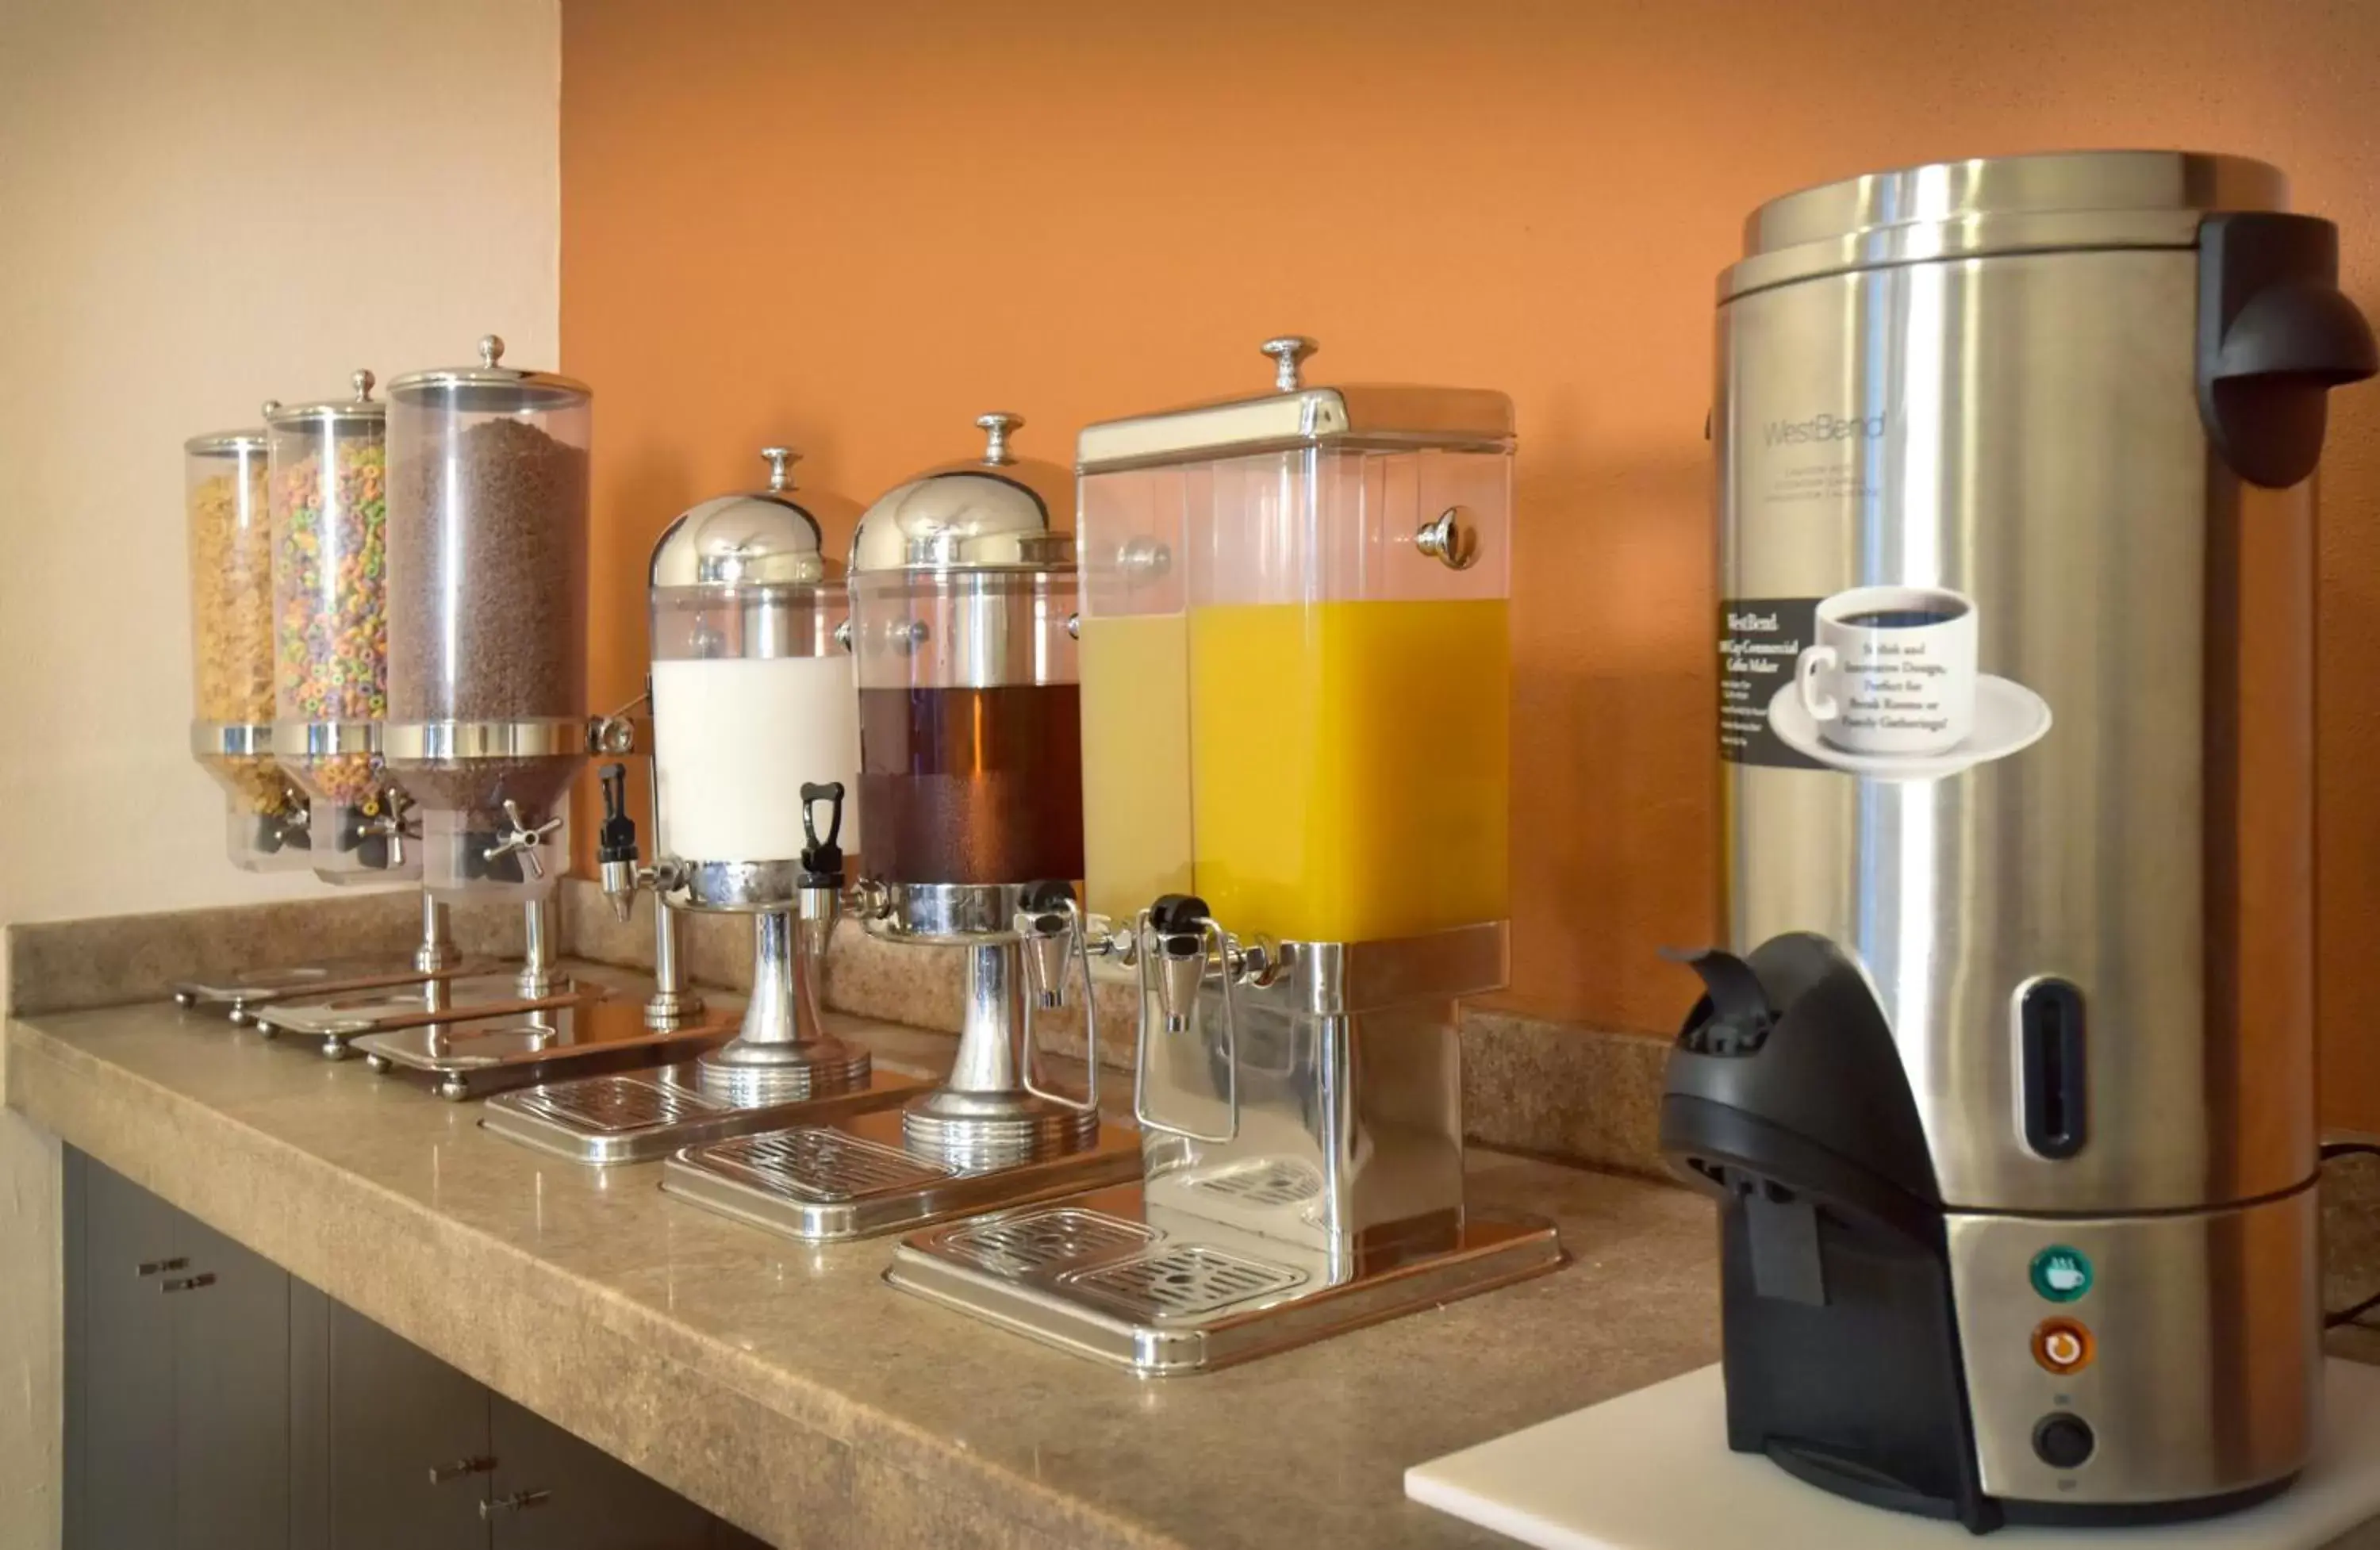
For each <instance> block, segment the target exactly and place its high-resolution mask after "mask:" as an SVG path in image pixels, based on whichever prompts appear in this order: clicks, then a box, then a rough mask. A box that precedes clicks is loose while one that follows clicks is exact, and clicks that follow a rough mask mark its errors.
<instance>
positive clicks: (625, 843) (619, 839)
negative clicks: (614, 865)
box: [595, 764, 637, 862]
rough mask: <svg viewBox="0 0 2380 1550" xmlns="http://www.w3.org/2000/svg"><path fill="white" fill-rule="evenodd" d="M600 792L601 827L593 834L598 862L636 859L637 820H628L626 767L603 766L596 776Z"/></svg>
mask: <svg viewBox="0 0 2380 1550" xmlns="http://www.w3.org/2000/svg"><path fill="white" fill-rule="evenodd" d="M599 780H600V782H601V786H602V788H603V827H602V828H601V829H599V830H598V831H597V832H596V836H595V859H596V860H597V861H599V862H606V861H609V862H620V861H634V860H636V859H637V820H636V819H634V818H632V817H629V816H628V767H627V766H626V765H624V764H607V765H605V766H604V767H603V768H602V769H601V771H600V772H599Z"/></svg>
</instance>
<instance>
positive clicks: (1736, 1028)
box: [1660, 947, 1776, 1051]
mask: <svg viewBox="0 0 2380 1550" xmlns="http://www.w3.org/2000/svg"><path fill="white" fill-rule="evenodd" d="M1660 951H1661V956H1662V957H1664V958H1666V959H1668V960H1669V961H1670V963H1682V964H1684V965H1685V966H1686V967H1687V968H1689V969H1692V970H1693V971H1694V974H1695V975H1696V976H1697V977H1699V978H1700V979H1701V980H1702V982H1703V1001H1704V1005H1702V1006H1700V1007H1697V1008H1696V1009H1695V1010H1694V1015H1693V1016H1691V1017H1690V1018H1689V1019H1688V1020H1687V1025H1686V1029H1685V1031H1684V1032H1683V1033H1682V1034H1681V1035H1679V1038H1680V1040H1681V1041H1682V1042H1683V1043H1686V1044H1688V1045H1689V1046H1690V1047H1696V1048H1700V1047H1703V1046H1705V1045H1707V1044H1709V1043H1710V1042H1711V1035H1713V1034H1714V1033H1716V1034H1717V1035H1719V1043H1720V1044H1721V1045H1723V1046H1724V1047H1727V1048H1730V1049H1743V1050H1746V1051H1749V1050H1753V1049H1757V1048H1759V1047H1760V1046H1761V1044H1762V1043H1763V1042H1764V1041H1765V1040H1767V1037H1768V1033H1769V1030H1770V1028H1771V1027H1772V1026H1774V1024H1775V1023H1776V1017H1775V1014H1774V1013H1773V1012H1771V1011H1770V1010H1769V1006H1768V990H1767V987H1766V986H1764V985H1762V984H1761V983H1760V975H1758V974H1756V973H1755V972H1754V970H1753V967H1752V965H1751V964H1749V963H1745V962H1744V961H1743V959H1741V958H1738V957H1737V956H1736V955H1735V954H1734V953H1731V952H1726V951H1721V950H1720V949H1718V948H1715V947H1706V948H1686V949H1680V948H1671V947H1665V948H1663V949H1661V950H1660Z"/></svg>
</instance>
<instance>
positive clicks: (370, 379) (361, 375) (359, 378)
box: [347, 370, 380, 404]
mask: <svg viewBox="0 0 2380 1550" xmlns="http://www.w3.org/2000/svg"><path fill="white" fill-rule="evenodd" d="M347 381H351V382H353V383H355V385H356V402H357V403H358V404H369V403H370V402H371V390H372V384H373V383H374V382H377V381H380V379H379V378H378V377H375V376H373V375H372V374H371V372H370V371H369V370H364V371H358V372H357V373H356V374H355V375H354V376H352V377H349V378H348V379H347Z"/></svg>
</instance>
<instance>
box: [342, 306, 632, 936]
mask: <svg viewBox="0 0 2380 1550" xmlns="http://www.w3.org/2000/svg"><path fill="white" fill-rule="evenodd" d="M503 354H504V342H503V341H502V340H500V339H498V338H496V337H495V336H494V335H490V336H488V337H487V338H485V339H483V340H481V341H480V361H479V364H478V365H476V366H465V367H452V368H444V369H437V370H431V371H419V372H414V373H412V374H410V375H407V376H405V377H400V378H398V379H397V380H396V381H395V382H392V383H391V384H390V385H389V406H388V454H389V470H388V473H389V482H388V598H389V616H388V626H389V627H388V648H389V668H388V722H387V725H386V728H385V730H384V732H383V752H384V755H385V757H386V763H387V768H388V769H389V771H390V773H391V774H393V775H394V776H395V778H396V779H397V781H399V782H400V783H401V784H402V785H403V786H404V788H405V790H406V793H407V795H409V796H410V797H411V798H412V799H413V801H414V802H415V803H417V804H418V805H419V807H420V809H421V813H422V822H421V841H422V883H423V885H424V886H425V887H427V888H429V889H430V890H431V891H432V892H433V893H435V894H438V895H440V896H442V897H457V896H460V897H472V898H480V899H494V900H499V901H501V900H505V899H510V900H515V901H519V902H535V901H538V900H542V899H545V898H547V897H549V896H550V895H551V894H552V892H553V887H554V885H555V883H556V882H557V881H559V880H560V878H561V875H562V872H563V870H564V869H565V866H567V863H568V856H569V847H568V841H567V836H566V833H565V827H564V819H563V803H564V799H565V796H566V795H567V794H568V793H569V790H570V783H571V781H573V780H574V779H575V778H576V777H577V772H578V769H579V766H580V765H582V764H583V763H585V762H586V758H587V752H588V743H587V739H588V707H587V449H588V444H589V433H590V429H591V422H592V418H593V408H592V394H589V391H588V389H587V386H586V384H585V383H583V382H578V381H572V380H571V379H570V378H567V377H561V376H556V375H554V374H553V373H552V372H545V371H523V370H518V369H514V368H512V367H507V366H504V365H501V364H499V363H500V361H501V360H502V357H503Z"/></svg>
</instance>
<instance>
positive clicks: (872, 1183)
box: [702, 1130, 952, 1205]
mask: <svg viewBox="0 0 2380 1550" xmlns="http://www.w3.org/2000/svg"><path fill="white" fill-rule="evenodd" d="M702 1156H703V1159H704V1160H705V1161H706V1162H708V1163H710V1165H711V1166H713V1167H715V1168H717V1169H720V1171H722V1172H723V1173H729V1174H740V1175H742V1176H743V1177H745V1178H746V1179H748V1180H750V1181H752V1182H754V1183H757V1184H759V1185H760V1186H762V1187H763V1188H766V1189H772V1190H782V1191H783V1192H784V1193H787V1194H790V1195H794V1196H795V1197H797V1198H799V1199H802V1200H816V1201H823V1202H827V1203H830V1204H837V1205H839V1204H842V1203H844V1202H847V1201H853V1200H856V1199H858V1198H859V1197H860V1196H861V1195H864V1194H876V1193H880V1192H881V1191H885V1190H898V1189H904V1188H907V1187H910V1186H913V1185H917V1184H923V1183H927V1182H929V1181H932V1180H936V1179H948V1178H950V1177H952V1172H951V1169H947V1168H943V1167H941V1166H940V1165H938V1164H935V1163H929V1162H920V1161H918V1160H917V1158H915V1157H912V1156H908V1155H907V1154H906V1153H905V1152H902V1151H900V1150H899V1149H897V1148H895V1147H892V1146H881V1145H879V1144H876V1143H874V1142H871V1141H863V1140H861V1139H860V1138H859V1137H857V1136H856V1135H844V1134H843V1133H842V1132H838V1131H831V1130H797V1131H777V1132H771V1133H770V1134H766V1135H744V1136H738V1137H736V1138H735V1140H733V1141H722V1142H720V1143H719V1144H716V1145H713V1146H708V1147H705V1148H704V1149H703V1152H702Z"/></svg>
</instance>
